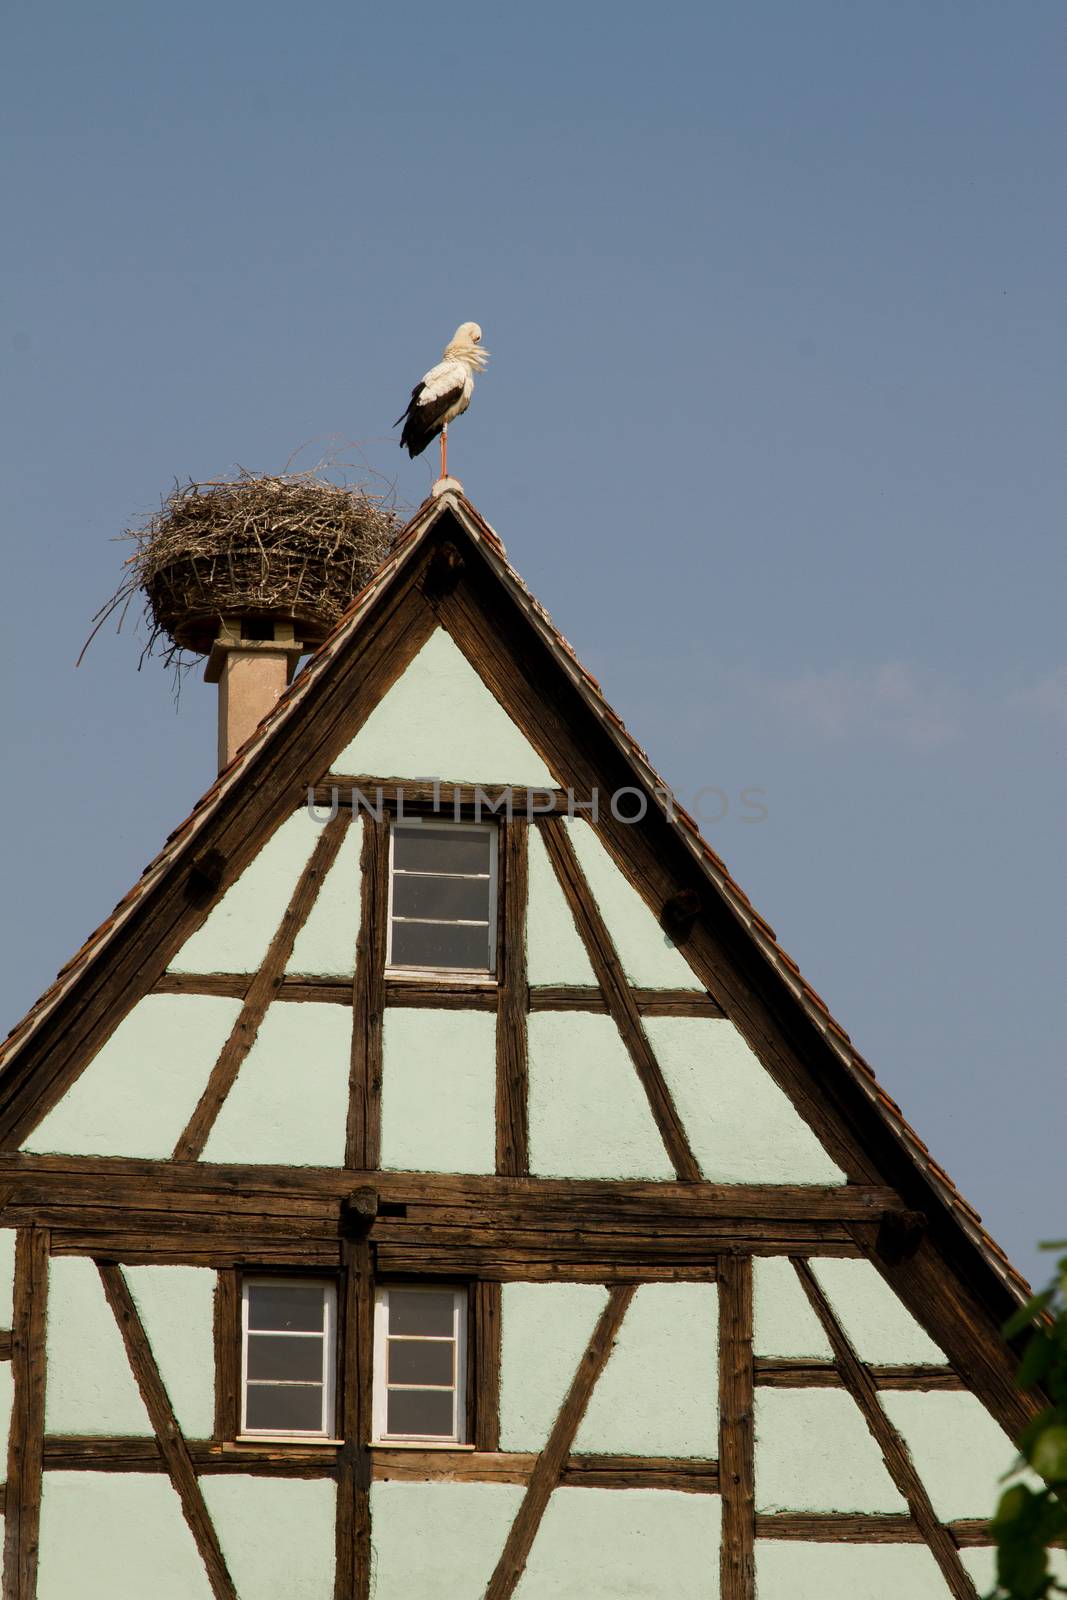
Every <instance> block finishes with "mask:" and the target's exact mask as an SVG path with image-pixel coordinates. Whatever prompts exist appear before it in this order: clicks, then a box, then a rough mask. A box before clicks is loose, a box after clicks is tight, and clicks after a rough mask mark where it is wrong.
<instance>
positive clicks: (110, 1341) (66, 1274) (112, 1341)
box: [45, 1256, 152, 1478]
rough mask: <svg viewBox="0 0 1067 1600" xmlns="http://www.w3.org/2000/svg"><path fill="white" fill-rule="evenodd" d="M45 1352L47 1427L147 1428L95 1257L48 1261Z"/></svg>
mask: <svg viewBox="0 0 1067 1600" xmlns="http://www.w3.org/2000/svg"><path fill="white" fill-rule="evenodd" d="M45 1354H46V1360H47V1381H46V1383H45V1431H46V1432H47V1433H92V1434H109V1433H121V1434H137V1435H144V1434H150V1433H151V1432H152V1426H151V1423H150V1422H149V1420H148V1413H147V1411H146V1410H145V1408H144V1402H143V1401H142V1399H141V1396H140V1392H139V1391H138V1388H137V1384H136V1382H135V1380H134V1376H133V1373H132V1372H131V1370H130V1363H129V1360H128V1358H127V1356H126V1347H125V1345H124V1344H123V1341H122V1335H121V1334H120V1333H119V1329H118V1324H117V1323H116V1321H115V1318H114V1315H113V1313H112V1310H111V1307H110V1306H109V1305H108V1303H107V1299H106V1297H105V1295H104V1286H103V1284H102V1283H101V1281H100V1274H99V1272H98V1271H97V1269H96V1263H95V1262H93V1261H89V1260H87V1259H86V1258H85V1257H84V1256H53V1257H52V1259H51V1261H50V1262H49V1268H48V1328H47V1336H46V1351H45ZM74 1476H75V1477H76V1478H78V1477H81V1476H89V1474H84V1475H83V1474H80V1473H76V1474H75V1475H74Z"/></svg>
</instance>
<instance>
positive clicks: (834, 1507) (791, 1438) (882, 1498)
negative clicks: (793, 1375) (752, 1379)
mask: <svg viewBox="0 0 1067 1600" xmlns="http://www.w3.org/2000/svg"><path fill="white" fill-rule="evenodd" d="M922 1398H923V1399H928V1398H929V1396H927V1395H923V1396H922ZM755 1416H756V1510H757V1511H872V1512H873V1511H885V1512H895V1513H905V1512H906V1511H907V1506H906V1505H905V1503H904V1500H903V1498H902V1496H901V1494H900V1492H899V1490H898V1489H897V1488H896V1486H895V1485H894V1483H893V1480H892V1478H891V1477H890V1476H889V1473H888V1472H887V1471H886V1467H885V1463H884V1461H883V1460H882V1455H881V1451H880V1450H879V1449H878V1446H877V1445H876V1444H875V1442H874V1439H873V1437H872V1435H871V1432H870V1430H869V1429H868V1427H867V1423H866V1419H865V1418H864V1416H863V1413H862V1412H861V1411H860V1409H859V1407H858V1406H857V1404H856V1402H855V1401H854V1400H853V1398H852V1396H851V1395H850V1394H849V1393H848V1392H847V1391H846V1390H844V1389H770V1388H764V1389H757V1391H756V1408H755ZM831 1592H832V1591H831Z"/></svg>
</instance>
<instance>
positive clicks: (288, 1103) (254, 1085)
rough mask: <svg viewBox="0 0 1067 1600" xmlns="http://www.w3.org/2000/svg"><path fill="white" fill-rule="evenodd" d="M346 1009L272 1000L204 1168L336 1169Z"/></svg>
mask: <svg viewBox="0 0 1067 1600" xmlns="http://www.w3.org/2000/svg"><path fill="white" fill-rule="evenodd" d="M351 1056H352V1012H351V1009H350V1008H349V1007H348V1006H336V1005H327V1004H319V1003H316V1002H312V1001H306V1002H305V1001H299V1002H297V1001H287V1000H275V1001H274V1002H273V1004H272V1005H270V1006H269V1007H268V1008H267V1014H266V1016H265V1017H264V1018H263V1021H262V1023H261V1024H260V1028H259V1033H258V1034H257V1036H256V1041H255V1043H254V1044H253V1046H252V1048H251V1050H250V1051H249V1052H248V1055H247V1056H246V1057H245V1059H244V1061H243V1062H242V1063H241V1069H240V1071H239V1072H238V1074H237V1081H236V1083H235V1084H234V1086H233V1088H232V1089H231V1090H230V1092H229V1094H228V1095H227V1096H226V1099H225V1101H224V1102H223V1105H222V1109H221V1111H220V1112H219V1115H218V1118H217V1120H216V1122H215V1126H214V1127H213V1128H212V1130H211V1133H210V1135H209V1137H208V1140H207V1143H206V1144H205V1146H204V1153H203V1159H204V1160H205V1161H222V1162H228V1161H235V1162H262V1163H267V1164H275V1163H276V1164H279V1165H282V1166H294V1167H300V1166H304V1167H342V1166H344V1160H345V1122H346V1119H347V1116H348V1077H349V1072H350V1069H351Z"/></svg>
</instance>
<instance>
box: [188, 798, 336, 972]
mask: <svg viewBox="0 0 1067 1600" xmlns="http://www.w3.org/2000/svg"><path fill="white" fill-rule="evenodd" d="M321 837H322V828H321V826H320V825H319V824H318V823H317V822H313V821H312V819H311V817H310V816H309V815H308V812H307V807H306V806H303V805H302V806H301V807H300V809H299V810H298V811H294V812H293V815H292V816H291V817H289V818H287V820H286V821H285V822H283V823H282V825H281V827H280V828H278V829H277V830H276V832H275V833H273V834H272V835H271V837H270V838H269V839H268V840H267V842H266V844H265V845H264V846H263V848H262V849H261V850H260V852H259V854H258V855H257V856H256V857H255V858H254V860H252V861H250V862H249V864H248V866H247V867H246V868H245V870H244V871H243V872H242V873H241V876H240V877H239V878H238V879H237V881H236V883H233V884H231V885H230V887H229V888H228V889H227V890H226V893H225V894H224V895H223V896H222V899H221V900H219V901H218V903H217V904H216V905H214V906H213V907H212V908H211V911H210V912H209V913H208V916H207V920H206V921H205V922H204V923H202V924H201V926H200V927H199V928H198V929H197V931H196V932H195V933H194V934H191V935H190V937H189V938H188V939H186V941H185V943H184V944H183V945H182V947H181V949H180V950H179V951H178V953H177V955H176V956H175V957H174V960H173V961H172V962H171V964H170V971H171V972H255V971H257V969H258V968H259V967H260V965H261V964H262V961H263V957H264V956H265V955H266V953H267V947H268V945H269V944H270V942H271V940H272V939H273V937H274V935H275V934H276V933H277V931H278V925H279V924H280V922H281V920H282V915H283V913H284V911H285V908H286V906H287V905H288V904H289V901H290V900H291V899H292V896H293V890H294V889H295V888H296V883H297V879H298V878H299V876H300V874H301V873H302V872H303V870H304V868H305V866H306V865H307V863H308V859H309V857H310V855H311V852H312V850H313V849H314V848H315V845H316V844H317V843H318V841H319V839H320V838H321Z"/></svg>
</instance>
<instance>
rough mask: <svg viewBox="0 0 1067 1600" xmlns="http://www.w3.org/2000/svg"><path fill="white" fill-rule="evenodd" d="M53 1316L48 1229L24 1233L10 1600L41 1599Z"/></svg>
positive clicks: (7, 1509)
mask: <svg viewBox="0 0 1067 1600" xmlns="http://www.w3.org/2000/svg"><path fill="white" fill-rule="evenodd" d="M47 1317H48V1232H47V1230H46V1229H44V1228H20V1229H19V1232H18V1237H17V1239H16V1241H15V1288H14V1308H13V1314H12V1329H11V1375H12V1378H13V1380H14V1387H15V1399H14V1403H13V1405H12V1409H11V1433H10V1436H9V1439H8V1447H7V1494H6V1498H5V1502H4V1515H5V1526H4V1596H5V1600H34V1597H35V1596H36V1594H37V1548H38V1538H39V1533H40V1523H41V1473H42V1468H43V1448H44V1388H45V1325H46V1321H47Z"/></svg>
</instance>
